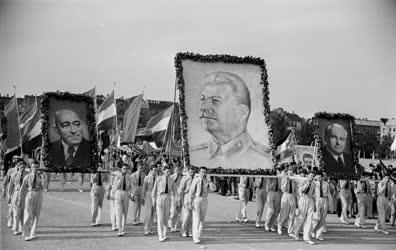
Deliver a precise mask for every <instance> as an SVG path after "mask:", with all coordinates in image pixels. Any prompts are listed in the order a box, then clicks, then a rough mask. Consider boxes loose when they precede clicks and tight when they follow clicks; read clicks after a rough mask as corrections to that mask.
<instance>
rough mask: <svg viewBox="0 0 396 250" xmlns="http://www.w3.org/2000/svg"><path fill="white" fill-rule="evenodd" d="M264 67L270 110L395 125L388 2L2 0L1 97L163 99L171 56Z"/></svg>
mask: <svg viewBox="0 0 396 250" xmlns="http://www.w3.org/2000/svg"><path fill="white" fill-rule="evenodd" d="M179 51H182V52H185V51H191V52H196V53H202V54H211V53H215V54H232V55H237V56H247V55H253V56H257V57H261V58H263V59H265V61H266V64H267V69H268V74H269V82H270V105H271V108H275V107H283V108H284V109H286V110H289V111H294V112H296V113H298V114H300V115H302V116H304V117H307V118H308V117H312V115H313V114H314V113H315V112H318V111H328V112H344V113H350V114H352V115H354V116H355V117H367V118H370V119H379V118H380V117H395V118H396V1H394V0H393V1H391V0H389V1H388V0H323V1H322V0H298V1H297V0H270V1H265V0H257V1H253V0H248V1H247V0H238V1H237V0H206V1H205V0H194V1H189V0H171V1H170V0H140V1H131V0H114V1H109V0H68V1H66V0H65V1H58V0H24V1H22V0H8V1H4V0H0V92H1V94H7V93H8V94H12V93H13V90H12V85H16V86H17V94H18V96H21V95H23V94H41V93H42V92H43V91H56V90H60V91H66V90H68V91H70V92H76V93H79V92H83V91H85V90H88V89H89V88H91V87H92V86H94V85H96V87H97V92H98V93H99V94H107V93H108V92H110V91H111V90H112V88H113V82H116V83H117V85H116V95H117V96H125V97H131V96H134V95H137V94H139V93H141V92H142V91H143V89H145V90H144V94H145V98H149V99H159V100H173V91H174V83H175V69H174V65H173V59H174V56H175V54H176V53H177V52H179Z"/></svg>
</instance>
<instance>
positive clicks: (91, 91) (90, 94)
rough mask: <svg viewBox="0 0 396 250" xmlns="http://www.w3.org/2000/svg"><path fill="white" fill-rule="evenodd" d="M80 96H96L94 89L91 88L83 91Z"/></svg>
mask: <svg viewBox="0 0 396 250" xmlns="http://www.w3.org/2000/svg"><path fill="white" fill-rule="evenodd" d="M82 95H86V96H89V97H92V98H95V96H96V87H93V88H92V89H90V90H87V91H85V92H84V93H82Z"/></svg>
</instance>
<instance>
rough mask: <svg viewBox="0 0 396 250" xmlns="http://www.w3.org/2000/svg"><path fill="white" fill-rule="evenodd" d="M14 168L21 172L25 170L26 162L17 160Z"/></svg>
mask: <svg viewBox="0 0 396 250" xmlns="http://www.w3.org/2000/svg"><path fill="white" fill-rule="evenodd" d="M16 167H17V169H18V171H23V170H24V169H25V168H26V162H25V161H24V160H22V159H19V160H18V161H17V163H16Z"/></svg>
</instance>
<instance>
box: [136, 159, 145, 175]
mask: <svg viewBox="0 0 396 250" xmlns="http://www.w3.org/2000/svg"><path fill="white" fill-rule="evenodd" d="M142 167H143V163H142V162H139V163H138V164H137V166H136V169H137V171H138V172H139V173H140V172H142Z"/></svg>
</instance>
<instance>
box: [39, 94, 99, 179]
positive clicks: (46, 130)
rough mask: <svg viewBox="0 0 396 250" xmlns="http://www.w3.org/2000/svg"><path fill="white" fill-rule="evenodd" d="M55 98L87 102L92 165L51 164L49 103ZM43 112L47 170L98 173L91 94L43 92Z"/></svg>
mask: <svg viewBox="0 0 396 250" xmlns="http://www.w3.org/2000/svg"><path fill="white" fill-rule="evenodd" d="M51 98H54V99H55V100H57V101H71V102H77V103H79V102H84V103H86V104H87V125H88V132H89V141H90V142H91V157H92V158H91V162H92V166H90V167H88V168H87V167H78V166H71V167H66V166H50V163H49V155H48V152H49V145H50V141H49V126H50V123H49V118H50V117H49V112H48V111H49V104H50V99H51ZM40 109H41V113H42V117H41V120H42V127H41V134H42V137H43V148H42V161H43V163H44V170H43V171H45V172H56V173H96V172H97V166H98V159H99V158H98V141H97V136H96V118H95V105H94V100H93V98H92V97H90V96H86V95H83V94H73V93H69V92H46V93H44V94H43V99H42V101H41V107H40Z"/></svg>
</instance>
